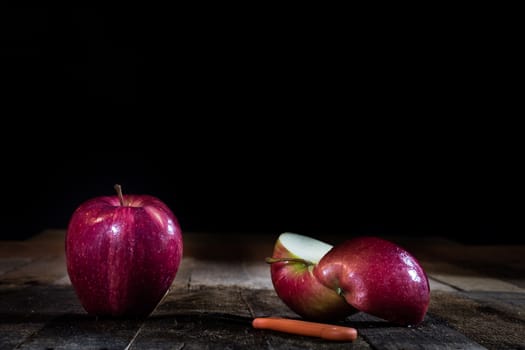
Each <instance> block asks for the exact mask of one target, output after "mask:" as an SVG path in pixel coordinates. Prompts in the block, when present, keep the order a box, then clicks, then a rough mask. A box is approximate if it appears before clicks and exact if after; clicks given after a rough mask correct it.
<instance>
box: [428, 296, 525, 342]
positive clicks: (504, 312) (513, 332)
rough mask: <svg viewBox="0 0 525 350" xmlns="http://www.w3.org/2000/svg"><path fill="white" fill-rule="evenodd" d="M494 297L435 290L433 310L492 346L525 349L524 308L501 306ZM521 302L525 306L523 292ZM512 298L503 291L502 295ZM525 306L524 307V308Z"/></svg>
mask: <svg viewBox="0 0 525 350" xmlns="http://www.w3.org/2000/svg"><path fill="white" fill-rule="evenodd" d="M489 295H492V297H490V296H488V297H482V296H480V294H479V293H477V299H473V298H471V296H475V294H471V293H460V292H457V293H444V292H435V293H433V295H432V298H431V299H430V308H429V312H430V313H431V314H432V315H435V316H438V317H440V318H442V319H443V320H445V321H446V322H447V324H449V325H450V326H452V327H454V328H455V329H457V330H458V331H460V332H461V333H463V334H465V335H466V336H467V337H469V338H471V339H473V340H474V341H476V342H478V343H479V344H481V345H483V346H485V347H487V348H488V349H524V348H525V331H524V329H525V328H524V322H523V314H521V313H522V311H520V310H516V312H515V313H513V312H509V309H508V308H503V309H501V308H498V306H497V305H496V304H494V302H493V300H494V299H495V297H494V295H496V294H489ZM513 296H514V297H519V299H518V300H519V301H518V302H517V303H518V304H519V305H521V307H523V303H524V300H523V295H522V294H521V293H517V294H516V293H515V294H514V295H513ZM505 298H507V299H512V298H509V294H508V293H506V294H503V295H502V296H501V297H500V298H499V299H500V300H504V299H505ZM522 310H523V309H522Z"/></svg>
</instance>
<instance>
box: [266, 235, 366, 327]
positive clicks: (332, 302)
mask: <svg viewBox="0 0 525 350" xmlns="http://www.w3.org/2000/svg"><path fill="white" fill-rule="evenodd" d="M272 258H273V259H299V257H298V256H296V255H294V254H293V253H291V252H290V251H289V250H287V249H286V248H285V247H284V246H283V245H282V243H281V241H280V240H279V239H278V240H277V242H276V243H275V246H274V250H273V255H272ZM313 267H314V266H313V265H308V264H305V263H302V262H297V261H278V262H272V263H271V266H270V274H271V279H272V283H273V286H274V289H275V291H276V293H277V295H278V296H279V298H280V299H281V300H282V301H283V302H284V303H285V304H286V305H287V306H288V307H289V308H290V309H291V310H293V311H294V312H295V313H297V314H298V315H301V316H302V317H304V318H307V319H312V320H319V321H323V320H330V319H342V318H344V317H345V316H348V315H351V314H353V313H356V312H357V310H356V309H354V308H353V307H352V306H350V305H349V304H348V303H346V302H345V300H344V299H343V298H341V296H340V295H338V294H337V293H336V292H335V291H334V290H333V289H330V288H329V287H326V286H324V285H323V284H322V283H320V281H319V280H318V279H317V277H316V276H314V273H313Z"/></svg>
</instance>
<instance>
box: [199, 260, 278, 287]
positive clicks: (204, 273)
mask: <svg viewBox="0 0 525 350" xmlns="http://www.w3.org/2000/svg"><path fill="white" fill-rule="evenodd" d="M202 286H231V287H236V288H252V289H273V285H272V281H271V278H270V269H269V267H268V265H267V264H266V263H264V262H251V261H248V262H242V261H221V260H214V261H210V260H195V261H194V262H193V271H192V274H191V288H193V287H195V288H201V287H202Z"/></svg>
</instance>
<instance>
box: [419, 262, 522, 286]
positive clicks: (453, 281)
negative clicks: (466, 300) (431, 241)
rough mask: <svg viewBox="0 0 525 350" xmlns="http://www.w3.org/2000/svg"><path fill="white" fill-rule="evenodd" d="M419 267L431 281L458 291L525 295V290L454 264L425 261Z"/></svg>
mask: <svg viewBox="0 0 525 350" xmlns="http://www.w3.org/2000/svg"><path fill="white" fill-rule="evenodd" d="M421 265H422V266H423V268H424V269H425V271H426V272H427V274H428V276H429V277H430V278H432V279H433V280H435V281H438V282H441V283H444V284H447V285H449V286H452V287H454V288H457V289H459V290H463V291H487V292H490V291H492V292H516V293H525V289H523V288H520V287H518V286H516V285H514V284H512V283H509V282H506V281H503V280H501V279H499V278H493V277H489V276H486V275H484V274H482V273H479V272H477V271H475V270H472V269H469V268H465V267H462V266H458V265H455V264H451V263H447V262H441V261H438V260H436V261H426V260H425V261H421Z"/></svg>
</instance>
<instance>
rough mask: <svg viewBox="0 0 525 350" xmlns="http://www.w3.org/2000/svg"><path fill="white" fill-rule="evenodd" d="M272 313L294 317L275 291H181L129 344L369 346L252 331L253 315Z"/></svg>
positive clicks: (174, 293)
mask: <svg viewBox="0 0 525 350" xmlns="http://www.w3.org/2000/svg"><path fill="white" fill-rule="evenodd" d="M265 305H268V306H265ZM255 310H257V311H255ZM256 312H257V314H256ZM268 313H273V314H274V315H276V314H280V315H293V313H291V312H290V311H289V310H287V308H286V307H285V306H284V304H282V302H281V301H280V300H279V299H278V298H277V296H276V295H275V293H272V292H271V291H270V290H267V289H263V290H257V289H252V288H248V289H240V288H232V287H217V288H209V287H202V288H196V287H195V288H193V289H192V290H183V289H176V290H173V291H172V292H171V293H170V294H169V295H168V296H167V297H166V299H165V300H164V302H163V303H162V304H161V305H159V307H158V308H157V309H156V310H155V312H154V314H153V315H152V316H151V317H150V318H149V319H148V321H147V322H146V323H145V324H144V325H143V327H142V328H141V329H140V331H139V333H138V334H137V336H136V337H135V339H134V340H133V342H132V345H131V347H130V348H131V349H146V348H147V349H150V348H154V349H182V348H184V349H222V348H228V349H246V348H252V349H370V347H369V346H368V344H366V342H364V341H363V340H362V339H359V340H358V341H356V342H354V343H348V342H345V343H334V342H328V341H325V340H321V339H317V338H310V337H303V336H296V335H290V334H284V333H279V332H273V331H263V330H256V329H253V327H252V326H251V321H252V319H253V317H254V315H258V316H262V315H263V314H268Z"/></svg>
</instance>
